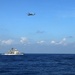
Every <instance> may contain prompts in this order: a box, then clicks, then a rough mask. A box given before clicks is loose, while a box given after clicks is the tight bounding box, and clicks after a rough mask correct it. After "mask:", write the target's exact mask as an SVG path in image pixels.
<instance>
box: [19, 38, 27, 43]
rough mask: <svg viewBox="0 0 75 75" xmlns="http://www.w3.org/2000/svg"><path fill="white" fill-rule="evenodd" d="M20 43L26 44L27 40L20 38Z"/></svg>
mask: <svg viewBox="0 0 75 75" xmlns="http://www.w3.org/2000/svg"><path fill="white" fill-rule="evenodd" d="M20 42H21V43H22V44H25V43H28V39H27V38H26V37H21V39H20Z"/></svg>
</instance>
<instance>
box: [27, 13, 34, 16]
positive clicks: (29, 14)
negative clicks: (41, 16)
mask: <svg viewBox="0 0 75 75" xmlns="http://www.w3.org/2000/svg"><path fill="white" fill-rule="evenodd" d="M27 15H28V16H34V15H35V13H28V14H27Z"/></svg>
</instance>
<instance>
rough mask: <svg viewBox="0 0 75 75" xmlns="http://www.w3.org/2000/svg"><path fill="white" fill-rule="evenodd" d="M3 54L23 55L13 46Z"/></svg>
mask: <svg viewBox="0 0 75 75" xmlns="http://www.w3.org/2000/svg"><path fill="white" fill-rule="evenodd" d="M4 55H24V54H23V53H21V52H19V51H18V50H17V49H15V48H11V50H9V51H8V52H7V53H4Z"/></svg>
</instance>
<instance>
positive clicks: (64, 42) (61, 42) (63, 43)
mask: <svg viewBox="0 0 75 75" xmlns="http://www.w3.org/2000/svg"><path fill="white" fill-rule="evenodd" d="M51 44H55V45H59V44H62V45H66V38H63V39H62V40H61V41H59V42H57V41H54V40H52V41H51Z"/></svg>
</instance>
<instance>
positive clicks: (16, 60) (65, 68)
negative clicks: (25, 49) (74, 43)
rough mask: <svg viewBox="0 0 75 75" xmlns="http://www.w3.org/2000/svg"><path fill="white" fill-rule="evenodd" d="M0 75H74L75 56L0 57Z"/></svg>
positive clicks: (28, 55)
mask: <svg viewBox="0 0 75 75" xmlns="http://www.w3.org/2000/svg"><path fill="white" fill-rule="evenodd" d="M0 75H75V55H74V54H25V55H13V56H7V55H0Z"/></svg>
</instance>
